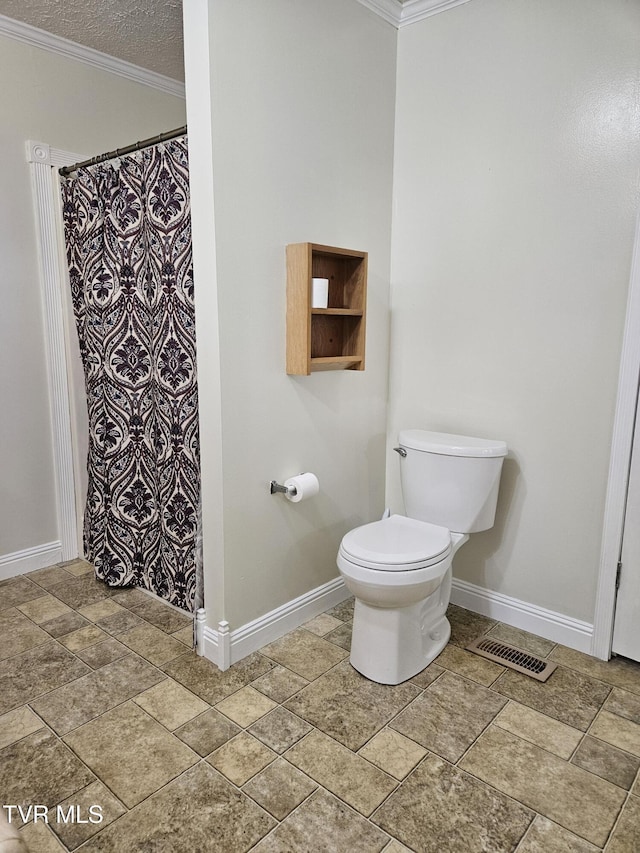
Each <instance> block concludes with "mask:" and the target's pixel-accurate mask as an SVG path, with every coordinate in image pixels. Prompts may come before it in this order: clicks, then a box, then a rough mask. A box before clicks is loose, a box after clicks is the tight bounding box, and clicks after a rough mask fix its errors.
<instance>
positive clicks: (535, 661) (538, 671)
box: [467, 637, 557, 681]
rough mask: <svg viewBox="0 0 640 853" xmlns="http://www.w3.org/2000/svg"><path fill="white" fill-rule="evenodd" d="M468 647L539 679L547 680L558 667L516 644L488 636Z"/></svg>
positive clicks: (472, 650) (471, 650) (483, 655)
mask: <svg viewBox="0 0 640 853" xmlns="http://www.w3.org/2000/svg"><path fill="white" fill-rule="evenodd" d="M467 649H468V650H469V651H470V652H474V653H475V654H477V655H480V656H481V657H483V658H488V659H489V660H492V661H495V662H496V663H501V664H502V665H503V666H508V667H509V668H510V669H515V671H516V672H521V673H523V675H528V676H530V677H531V678H535V679H536V680H537V681H546V680H547V678H549V676H550V675H551V673H552V672H553V671H554V669H555V668H556V666H557V664H556V663H553V661H549V660H545V659H544V658H539V657H536V656H535V655H531V654H529V653H528V652H523V651H522V649H517V648H516V647H515V646H509V645H507V644H506V643H500V642H498V641H497V640H492V639H489V638H487V637H480V639H478V640H474V641H473V642H472V643H469V645H468V646H467Z"/></svg>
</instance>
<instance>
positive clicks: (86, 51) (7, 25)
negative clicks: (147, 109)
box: [0, 15, 185, 98]
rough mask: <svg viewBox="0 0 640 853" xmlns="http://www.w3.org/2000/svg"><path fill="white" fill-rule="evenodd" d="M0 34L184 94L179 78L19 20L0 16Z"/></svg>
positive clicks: (143, 83) (180, 95)
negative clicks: (117, 57)
mask: <svg viewBox="0 0 640 853" xmlns="http://www.w3.org/2000/svg"><path fill="white" fill-rule="evenodd" d="M0 36H5V37H6V38H10V39H14V41H20V42H22V43H23V44H29V45H32V46H34V47H40V48H42V49H43V50H48V51H50V52H51V53H57V54H58V55H59V56H64V57H65V58H66V59H75V60H76V61H77V62H83V63H84V64H85V65H91V66H92V67H93V68H98V69H100V70H101V71H108V72H109V73H111V74H117V75H118V76H119V77H124V78H125V79H127V80H131V81H133V82H134V83H142V85H143V86H150V87H151V88H152V89H159V90H160V91H161V92H164V93H165V94H167V95H175V96H176V97H178V98H184V97H185V90H184V83H181V82H180V81H179V80H173V79H172V78H171V77H165V76H164V75H163V74H156V72H155V71H149V70H148V69H146V68H140V67H139V66H138V65H133V64H132V63H131V62H125V60H124V59H116V58H115V57H114V56H108V55H107V54H106V53H101V52H100V51H99V50H94V49H93V48H91V47H85V46H84V45H81V44H77V43H76V42H74V41H70V40H69V39H65V38H62V37H61V36H56V35H53V33H48V32H46V31H45V30H40V29H38V27H32V26H31V25H30V24H24V23H22V21H16V20H14V19H13V18H7V17H6V16H5V15H0Z"/></svg>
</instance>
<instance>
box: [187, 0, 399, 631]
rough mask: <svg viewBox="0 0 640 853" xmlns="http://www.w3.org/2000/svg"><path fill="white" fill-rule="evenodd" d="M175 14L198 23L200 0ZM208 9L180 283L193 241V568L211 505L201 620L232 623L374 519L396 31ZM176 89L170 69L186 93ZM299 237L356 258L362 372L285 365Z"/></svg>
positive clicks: (301, 8) (368, 17)
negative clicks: (363, 326)
mask: <svg viewBox="0 0 640 853" xmlns="http://www.w3.org/2000/svg"><path fill="white" fill-rule="evenodd" d="M198 9H199V11H198ZM187 11H188V14H187V25H188V26H189V27H192V28H195V27H196V26H197V20H196V19H197V18H198V16H199V14H201V15H202V17H200V21H201V24H202V25H203V26H204V24H205V21H206V14H207V11H206V6H205V4H203V3H196V2H193V3H190V4H189V6H188V10H187ZM210 11H211V13H212V20H211V21H210V22H209V26H210V34H211V41H210V46H209V50H210V56H211V72H212V76H211V87H212V88H211V95H210V101H211V104H212V105H213V117H212V127H213V173H214V174H213V190H214V199H215V248H214V247H213V246H212V245H211V242H210V244H209V247H208V255H207V258H204V253H203V254H200V263H201V264H205V266H206V264H207V263H209V262H210V261H211V259H212V258H213V257H214V255H215V258H216V265H217V266H216V275H215V278H216V281H212V280H208V281H206V282H203V281H202V279H198V270H199V269H203V268H205V267H204V266H199V264H198V252H199V251H202V245H201V244H200V246H198V243H196V242H195V241H194V250H195V252H196V268H195V273H196V280H197V284H196V291H197V295H196V307H197V314H198V324H199V325H198V336H199V341H200V343H199V354H198V355H199V357H198V372H199V378H198V381H199V388H200V395H201V402H202V405H201V430H202V445H203V451H202V453H203V481H204V482H205V486H204V492H203V511H204V537H205V562H206V565H207V572H208V573H210V572H214V573H216V572H219V568H220V567H219V565H216V564H215V561H214V560H212V559H210V554H211V553H213V552H214V551H215V549H217V548H220V547H221V545H220V541H219V539H218V540H216V537H217V536H218V537H219V536H220V534H221V530H220V525H219V519H220V513H223V531H222V535H223V537H224V546H223V552H224V553H223V558H224V578H223V581H221V582H220V583H219V585H218V587H217V589H215V590H212V593H211V595H208V596H207V608H208V618H209V619H210V620H211V619H212V618H213V619H217V618H221V614H223V615H224V618H225V619H227V620H228V621H229V622H230V624H231V627H232V629H233V628H238V627H240V626H241V625H243V624H245V623H247V622H248V621H250V620H251V619H254V618H256V617H258V616H260V615H262V614H264V613H266V612H268V611H270V610H272V609H274V608H276V607H277V606H279V605H281V604H283V603H285V602H287V601H290V600H291V599H293V598H295V597H297V596H299V595H301V594H303V593H305V592H307V591H309V590H311V589H313V588H314V587H317V586H319V585H321V584H323V583H325V582H327V581H329V580H331V579H332V578H334V577H336V575H337V569H336V562H335V560H336V554H337V549H338V545H339V543H340V539H341V537H342V535H343V534H344V533H345V532H346V531H347V530H348V529H349V527H351V526H353V525H355V524H359V523H361V522H364V521H368V520H370V519H372V518H375V517H376V516H377V515H379V514H380V513H381V511H382V509H383V505H384V504H383V502H384V445H385V432H386V400H387V370H388V290H389V263H390V254H389V253H390V229H391V179H392V156H393V114H394V97H395V57H396V31H395V30H394V29H393V28H392V27H391V26H390V25H388V24H386V23H385V22H384V21H382V20H381V19H380V18H379V17H377V16H376V15H374V14H372V13H371V12H370V11H369V10H367V9H365V8H364V7H363V6H361V5H360V4H358V3H356V2H347V3H345V2H344V0H323V2H322V3H318V2H317V0H295V2H291V0H272V1H271V2H269V3H264V2H262V0H245V2H243V3H241V4H239V3H237V2H236V0H219V2H217V3H216V4H214V5H213V6H212V7H211V8H210ZM192 37H193V39H194V40H193V42H192V43H193V45H194V49H195V42H196V41H197V39H196V38H195V35H192V36H187V44H189V43H190V40H191V38H192ZM200 49H204V48H203V47H202V45H201V48H200ZM187 53H189V51H187ZM191 59H192V60H193V61H194V62H195V58H194V57H191ZM189 61H190V60H189V59H188V62H189ZM191 80H192V81H193V78H191ZM190 86H191V88H190ZM193 86H195V83H193V82H191V81H190V78H189V69H188V73H187V99H188V101H189V100H190V98H191V96H192V93H193V96H194V97H196V98H197V97H199V95H201V92H194V90H193ZM202 132H203V133H205V134H206V132H207V129H206V127H205V128H203V129H202ZM190 135H191V137H192V138H193V127H191V126H190ZM204 165H205V166H206V164H204ZM194 189H195V188H194ZM196 193H197V195H198V198H199V199H200V201H202V203H203V204H204V199H203V196H205V195H206V192H205V190H203V189H202V187H201V188H200V192H199V193H198V191H197V190H196ZM194 200H195V199H194ZM198 203H199V202H198ZM208 215H211V211H209V214H208ZM194 217H195V209H194ZM211 236H212V235H210V241H211ZM302 241H312V242H318V243H325V244H329V245H336V246H345V247H350V248H355V249H361V250H365V251H368V252H369V311H368V318H367V368H366V370H365V371H364V372H355V371H338V372H328V373H316V374H312V375H311V376H309V377H291V376H287V374H286V373H285V286H286V276H285V246H286V244H287V243H295V242H302ZM216 286H217V294H216V293H214V288H216ZM205 288H206V292H205ZM214 303H215V304H214ZM207 309H210V314H209V318H210V319H209V320H208V321H207V320H206V319H205V317H204V312H205V311H206V310H207ZM216 317H218V325H219V335H220V359H219V363H218V358H217V356H216V352H215V347H214V346H212V345H211V344H210V342H209V341H207V342H205V343H204V344H202V340H203V337H204V332H203V333H201V330H202V329H203V327H204V326H205V325H206V324H207V322H209V323H210V328H211V329H212V333H213V334H214V335H215V325H216ZM218 378H219V381H220V388H221V392H220V394H221V396H220V413H219V412H218V408H217V405H216V403H215V400H214V399H213V392H212V390H211V389H212V388H216V387H217V382H218ZM210 383H211V384H210ZM220 417H221V427H220ZM220 429H221V435H220V434H219V431H220ZM217 446H220V447H221V454H219V453H218V452H217V451H216V447H217ZM219 459H221V460H222V482H221V483H218V484H217V487H216V489H213V488H212V489H211V491H209V489H210V485H211V481H212V479H213V478H215V477H219V471H218V468H217V464H218V462H217V461H218V460H219ZM303 470H310V471H313V472H315V473H316V474H317V476H318V477H319V480H320V485H321V493H320V495H319V496H317V497H316V498H314V499H313V500H311V501H309V502H307V503H300V504H293V503H289V502H287V501H286V500H285V499H284V498H283V497H282V496H281V495H277V496H271V495H269V491H268V483H269V481H270V480H271V479H273V478H275V479H279V480H280V481H281V482H282V480H284V479H286V478H287V477H288V476H291V475H292V474H296V473H298V472H299V471H303ZM207 483H208V484H209V485H207ZM221 494H223V497H224V504H223V508H222V502H221ZM207 589H209V587H207ZM222 590H223V592H222ZM221 595H223V597H224V601H223V602H221V601H220V600H219V599H220V596H221ZM212 597H215V598H216V600H212Z"/></svg>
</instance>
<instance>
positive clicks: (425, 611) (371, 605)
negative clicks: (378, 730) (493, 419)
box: [338, 429, 507, 684]
mask: <svg viewBox="0 0 640 853" xmlns="http://www.w3.org/2000/svg"><path fill="white" fill-rule="evenodd" d="M399 444H400V446H399V447H396V448H394V449H395V450H396V451H397V452H398V453H399V454H400V456H401V459H400V477H401V482H402V493H403V495H404V502H405V509H406V513H407V515H406V516H403V515H391V516H389V517H388V518H383V519H382V521H374V522H373V523H372V524H365V525H363V526H362V527H356V528H355V529H354V530H351V531H350V532H349V533H347V534H346V536H345V537H344V538H343V540H342V542H341V543H340V550H339V551H338V569H339V570H340V574H341V575H342V577H343V579H344V582H345V585H346V587H347V589H349V590H350V591H351V592H352V593H353V595H354V596H355V599H356V604H355V610H354V615H353V639H352V641H351V658H350V660H351V664H352V665H353V666H354V667H355V669H357V670H358V672H360V673H362V675H364V676H366V678H369V679H371V681H377V682H379V683H380V684H399V683H400V682H401V681H406V680H407V679H408V678H411V677H412V676H414V675H415V674H416V673H418V672H420V671H421V670H422V669H424V668H425V667H426V666H427V665H428V664H430V663H431V661H432V660H433V659H434V658H435V657H437V656H438V655H439V654H440V652H441V651H442V649H443V648H444V647H445V646H446V644H447V642H448V641H449V636H450V634H451V626H450V625H449V622H448V620H447V618H446V616H445V613H446V610H447V606H448V604H449V597H450V594H451V562H452V560H453V555H454V554H455V553H456V551H457V550H458V548H460V546H461V545H463V544H464V543H465V542H466V541H467V539H468V538H469V536H468V534H469V533H477V532H478V531H480V530H488V529H489V528H490V527H493V522H494V518H495V512H496V502H497V499H498V487H499V484H500V473H501V471H502V462H503V460H504V457H505V456H506V455H507V445H506V444H505V443H504V442H503V441H488V440H486V439H482V438H470V437H468V436H463V435H448V434H446V433H439V432H427V431H425V430H419V429H410V430H403V431H401V432H400V435H399Z"/></svg>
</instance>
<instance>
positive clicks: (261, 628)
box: [204, 578, 351, 670]
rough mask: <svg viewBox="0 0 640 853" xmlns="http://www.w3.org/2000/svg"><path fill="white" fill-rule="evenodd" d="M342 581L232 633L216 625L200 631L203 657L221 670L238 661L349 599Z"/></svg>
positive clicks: (299, 597) (222, 624) (311, 593)
mask: <svg viewBox="0 0 640 853" xmlns="http://www.w3.org/2000/svg"><path fill="white" fill-rule="evenodd" d="M350 594H351V593H350V592H349V590H348V589H347V588H346V587H345V585H344V581H343V580H342V578H334V580H332V581H329V582H328V583H325V584H323V585H322V586H319V587H316V588H315V589H312V590H311V591H310V592H306V593H305V594H304V595H300V596H298V598H294V599H292V600H291V601H288V602H287V603H286V604H283V605H282V606H281V607H277V608H276V609H275V610H272V611H271V612H270V613H265V615H264V616H260V617H259V618H258V619H254V620H253V621H252V622H247V624H246V625H242V627H240V628H236V630H235V631H230V630H229V626H228V623H227V622H220V623H219V624H218V629H217V630H216V629H215V628H210V627H206V628H205V629H204V657H206V658H207V659H208V660H210V661H213V663H215V664H216V665H217V666H218V668H219V669H221V670H225V669H228V668H229V666H231V664H232V663H236V661H239V660H242V658H245V657H247V655H250V654H251V653H252V652H256V651H258V649H261V648H262V647H263V646H266V645H267V644H268V643H272V642H273V641H274V640H277V639H279V638H280V637H283V636H284V635H285V634H288V633H289V631H293V630H294V628H299V627H300V625H303V624H304V623H305V622H308V621H309V620H310V619H313V618H314V616H319V615H320V614H321V613H324V611H325V610H328V609H329V608H330V607H335V606H336V605H337V604H340V603H341V602H342V601H344V600H345V599H347V598H349V596H350Z"/></svg>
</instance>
